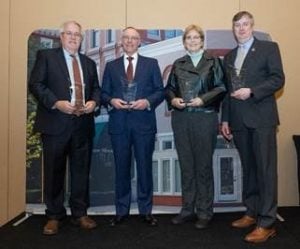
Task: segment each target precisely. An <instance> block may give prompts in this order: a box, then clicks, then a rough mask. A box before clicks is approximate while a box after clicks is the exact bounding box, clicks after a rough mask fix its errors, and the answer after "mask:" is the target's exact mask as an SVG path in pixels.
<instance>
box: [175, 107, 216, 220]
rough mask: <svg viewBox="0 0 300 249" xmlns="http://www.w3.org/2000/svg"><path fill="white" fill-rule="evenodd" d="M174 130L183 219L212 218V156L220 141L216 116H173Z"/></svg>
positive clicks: (201, 114) (181, 114)
mask: <svg viewBox="0 0 300 249" xmlns="http://www.w3.org/2000/svg"><path fill="white" fill-rule="evenodd" d="M171 122H172V128H173V131H174V139H175V145H176V150H177V154H178V159H179V163H180V169H181V183H182V201H183V204H182V210H181V214H182V215H183V216H185V215H190V214H193V213H194V212H195V211H196V213H197V216H198V218H203V219H211V218H212V216H213V200H214V178H213V163H212V161H213V152H214V149H215V145H216V141H217V132H218V119H217V114H216V113H205V112H194V113H190V112H180V111H174V112H172V121H171Z"/></svg>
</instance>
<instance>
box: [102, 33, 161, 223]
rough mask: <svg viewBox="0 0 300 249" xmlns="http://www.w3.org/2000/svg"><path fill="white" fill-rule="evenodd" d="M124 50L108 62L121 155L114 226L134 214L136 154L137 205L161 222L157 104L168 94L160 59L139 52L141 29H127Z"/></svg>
mask: <svg viewBox="0 0 300 249" xmlns="http://www.w3.org/2000/svg"><path fill="white" fill-rule="evenodd" d="M121 42H122V47H123V51H124V55H123V56H122V57H120V58H118V59H116V60H114V61H112V62H108V63H107V64H106V67H105V70H104V75H103V81H102V94H101V99H102V101H103V104H104V105H106V106H107V107H108V109H109V126H108V127H109V133H110V135H111V141H112V147H113V151H114V159H115V205H116V216H115V217H114V219H112V220H111V223H110V225H111V226H115V225H119V224H121V223H123V222H124V221H126V220H127V219H128V216H129V212H130V202H131V174H130V173H131V170H130V169H131V167H132V166H133V162H132V160H131V159H132V155H134V157H135V159H136V170H137V204H138V210H139V214H140V215H141V219H142V221H143V222H145V223H146V224H148V225H150V226H155V225H157V220H156V219H155V218H154V217H153V216H152V214H151V213H152V195H153V181H152V155H153V151H154V142H155V133H156V117H155V108H156V107H157V106H158V105H159V104H160V103H161V102H162V101H163V99H164V92H163V91H164V89H163V83H162V77H161V73H160V69H159V66H158V63H157V60H155V59H153V58H148V57H144V56H141V55H139V54H138V47H139V45H140V43H141V38H140V35H139V33H138V31H137V30H136V29H135V28H132V27H128V28H126V29H124V30H123V33H122V38H121Z"/></svg>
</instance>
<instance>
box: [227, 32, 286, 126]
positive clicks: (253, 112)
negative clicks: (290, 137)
mask: <svg viewBox="0 0 300 249" xmlns="http://www.w3.org/2000/svg"><path fill="white" fill-rule="evenodd" d="M237 49H238V48H237V47H236V48H235V49H233V50H232V51H230V52H229V53H228V54H227V55H226V56H225V58H224V68H225V71H226V78H227V87H228V93H227V95H226V97H225V99H224V102H223V107H222V121H227V122H229V125H230V127H231V129H232V130H239V129H241V128H242V127H244V126H246V127H248V128H258V127H270V126H276V125H278V124H279V117H278V110H277V105H276V99H275V92H276V91H278V90H279V89H280V88H282V87H283V85H284V80H285V76H284V73H283V69H282V62H281V57H280V52H279V48H278V45H277V43H275V42H270V41H260V40H257V39H256V38H254V42H253V44H252V46H251V47H250V49H249V51H248V53H247V55H246V58H245V60H244V62H243V65H242V69H241V70H242V71H243V72H244V73H245V74H244V82H245V85H246V86H245V87H249V88H250V89H251V91H252V94H251V97H250V98H248V99H247V100H237V99H234V98H231V97H230V92H231V89H232V87H231V82H230V72H231V71H232V70H233V65H234V61H235V58H236V54H237Z"/></svg>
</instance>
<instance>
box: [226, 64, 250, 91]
mask: <svg viewBox="0 0 300 249" xmlns="http://www.w3.org/2000/svg"><path fill="white" fill-rule="evenodd" d="M245 77H246V70H245V69H237V68H232V69H231V70H230V82H231V89H232V92H235V91H236V90H239V89H240V88H243V87H245V86H246V84H245Z"/></svg>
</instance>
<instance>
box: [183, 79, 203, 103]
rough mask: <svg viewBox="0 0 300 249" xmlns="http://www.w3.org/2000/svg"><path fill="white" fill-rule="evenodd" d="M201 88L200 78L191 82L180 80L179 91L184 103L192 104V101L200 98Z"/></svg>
mask: <svg viewBox="0 0 300 249" xmlns="http://www.w3.org/2000/svg"><path fill="white" fill-rule="evenodd" d="M200 86H201V84H200V82H199V78H198V77H197V78H196V79H191V80H180V82H179V90H180V94H181V97H182V99H183V101H184V103H186V104H187V103H190V102H191V100H192V99H194V98H196V97H197V96H198V92H199V87H200Z"/></svg>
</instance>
